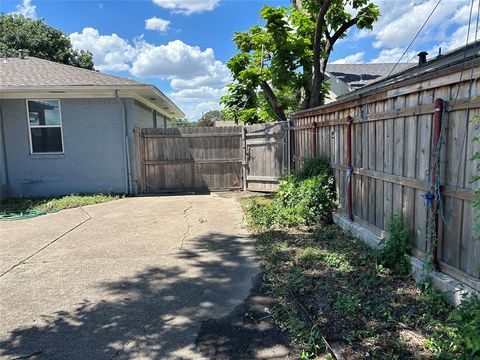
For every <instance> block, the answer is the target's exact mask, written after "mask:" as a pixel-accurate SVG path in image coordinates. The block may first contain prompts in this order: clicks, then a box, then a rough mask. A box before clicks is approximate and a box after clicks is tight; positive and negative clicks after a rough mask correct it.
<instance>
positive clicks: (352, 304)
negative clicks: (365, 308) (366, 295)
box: [333, 293, 360, 315]
mask: <svg viewBox="0 0 480 360" xmlns="http://www.w3.org/2000/svg"><path fill="white" fill-rule="evenodd" d="M359 308H360V296H359V295H358V294H349V293H338V294H337V295H336V296H335V299H334V300H333V309H334V310H335V311H337V312H339V313H344V314H347V315H353V314H355V312H356V311H357V310H358V309H359Z"/></svg>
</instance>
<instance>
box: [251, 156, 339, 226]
mask: <svg viewBox="0 0 480 360" xmlns="http://www.w3.org/2000/svg"><path fill="white" fill-rule="evenodd" d="M335 200H336V195H335V187H334V178H333V175H332V173H331V171H330V169H329V165H328V161H327V160H326V159H324V158H316V159H309V160H308V161H307V162H306V166H305V167H304V170H302V171H300V172H297V173H296V174H294V175H292V176H289V177H287V178H286V179H284V180H281V181H280V184H279V186H278V191H277V192H276V194H275V195H274V196H273V197H272V198H265V197H258V198H253V199H252V200H251V202H250V203H249V204H248V211H249V214H250V220H251V222H252V223H253V224H254V225H255V226H261V227H267V228H268V227H272V226H278V227H295V226H299V225H306V226H309V225H314V224H319V223H327V222H329V221H330V216H331V212H332V210H333V209H334V207H335Z"/></svg>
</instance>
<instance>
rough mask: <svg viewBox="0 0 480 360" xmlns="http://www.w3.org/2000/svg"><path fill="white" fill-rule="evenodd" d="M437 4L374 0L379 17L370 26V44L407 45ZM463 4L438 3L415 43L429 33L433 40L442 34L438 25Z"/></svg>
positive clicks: (431, 1) (433, 0)
mask: <svg viewBox="0 0 480 360" xmlns="http://www.w3.org/2000/svg"><path fill="white" fill-rule="evenodd" d="M437 3H438V1H437V0H423V1H418V0H417V1H415V0H408V1H386V0H381V1H378V4H379V7H380V12H381V13H382V17H381V18H380V20H379V21H378V22H377V23H376V24H375V25H374V30H373V35H374V36H375V43H374V47H376V48H381V47H390V48H393V47H397V46H398V47H402V46H406V45H408V44H409V43H410V41H411V40H412V39H413V37H414V36H415V34H416V33H417V32H418V30H419V29H420V27H421V26H422V25H423V23H424V22H425V20H426V19H427V17H428V16H429V14H430V13H431V12H432V10H433V9H434V8H435V5H436V4H437ZM464 3H465V1H464V0H456V1H452V0H449V1H448V0H447V1H443V2H442V3H440V5H439V6H438V7H437V9H436V10H435V13H434V15H433V16H432V17H431V18H430V19H429V21H428V23H427V25H426V26H425V28H424V29H423V31H422V33H421V36H420V39H419V42H422V41H424V40H425V39H431V38H432V36H433V38H435V39H439V38H441V37H444V36H445V34H444V32H443V31H444V27H443V26H442V25H443V24H444V23H445V21H446V20H448V18H450V17H451V16H452V14H455V12H456V11H457V10H458V9H459V8H461V7H462V5H463V4H464Z"/></svg>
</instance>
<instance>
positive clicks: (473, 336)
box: [427, 295, 480, 359]
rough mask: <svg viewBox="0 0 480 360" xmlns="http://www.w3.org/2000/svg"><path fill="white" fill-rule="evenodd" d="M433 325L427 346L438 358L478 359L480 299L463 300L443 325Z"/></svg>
mask: <svg viewBox="0 0 480 360" xmlns="http://www.w3.org/2000/svg"><path fill="white" fill-rule="evenodd" d="M429 297H433V298H438V296H432V295H429ZM435 325H436V327H435V331H434V332H433V333H432V334H431V336H430V337H429V338H428V341H427V345H428V346H429V347H430V348H431V349H433V350H434V351H435V352H437V354H438V357H439V358H441V359H478V358H480V298H478V297H477V296H470V297H469V298H467V299H464V300H463V302H462V303H461V304H460V305H459V306H457V307H456V308H455V309H454V310H453V311H452V312H451V313H450V314H449V316H448V318H447V321H446V322H445V323H438V324H435Z"/></svg>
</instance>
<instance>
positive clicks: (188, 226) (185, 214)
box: [180, 200, 193, 249]
mask: <svg viewBox="0 0 480 360" xmlns="http://www.w3.org/2000/svg"><path fill="white" fill-rule="evenodd" d="M185 201H186V202H187V203H188V204H190V206H188V207H187V208H186V209H185V210H183V211H182V215H183V218H184V220H185V224H186V226H187V228H186V230H185V232H184V233H183V237H182V241H181V243H180V249H183V245H184V243H185V240H186V239H187V236H188V234H189V233H190V228H191V227H192V225H191V224H190V222H189V221H188V214H187V212H188V210H190V209H191V208H192V207H193V203H191V202H190V201H188V200H185Z"/></svg>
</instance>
